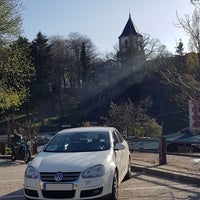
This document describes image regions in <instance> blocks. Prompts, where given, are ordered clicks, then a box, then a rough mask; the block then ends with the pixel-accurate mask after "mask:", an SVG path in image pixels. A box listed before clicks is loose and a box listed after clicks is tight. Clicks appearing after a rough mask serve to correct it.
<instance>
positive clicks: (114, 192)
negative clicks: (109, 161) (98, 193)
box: [111, 172, 118, 200]
mask: <svg viewBox="0 0 200 200" xmlns="http://www.w3.org/2000/svg"><path fill="white" fill-rule="evenodd" d="M117 199H118V178H117V173H116V172H115V173H114V176H113V185H112V194H111V200H117Z"/></svg>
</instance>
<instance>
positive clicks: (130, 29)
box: [119, 11, 140, 38]
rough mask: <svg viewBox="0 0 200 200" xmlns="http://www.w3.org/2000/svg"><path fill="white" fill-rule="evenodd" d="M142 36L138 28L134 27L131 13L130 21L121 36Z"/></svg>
mask: <svg viewBox="0 0 200 200" xmlns="http://www.w3.org/2000/svg"><path fill="white" fill-rule="evenodd" d="M131 34H132V35H140V34H139V33H138V31H137V28H136V27H135V26H134V25H133V22H132V19H131V13H130V11H129V19H128V21H127V23H126V25H125V27H124V30H123V32H122V34H121V35H120V36H119V38H120V37H124V36H127V35H131Z"/></svg>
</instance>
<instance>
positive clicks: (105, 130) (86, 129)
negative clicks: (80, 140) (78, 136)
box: [58, 126, 114, 133]
mask: <svg viewBox="0 0 200 200" xmlns="http://www.w3.org/2000/svg"><path fill="white" fill-rule="evenodd" d="M113 129H114V128H113V127H104V126H96V127H93V126H92V127H78V128H69V129H64V130H62V131H59V132H58V133H66V132H90V131H91V132H92V131H103V132H109V131H110V130H113Z"/></svg>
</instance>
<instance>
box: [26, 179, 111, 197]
mask: <svg viewBox="0 0 200 200" xmlns="http://www.w3.org/2000/svg"><path fill="white" fill-rule="evenodd" d="M111 192H112V178H109V177H108V176H103V177H99V178H92V179H79V180H78V181H75V182H71V183H63V182H62V183H53V184H52V183H49V182H42V181H40V180H39V179H28V178H25V180H24V196H25V197H27V198H31V199H49V200H54V199H55V200H57V199H69V200H75V199H76V200H77V199H80V200H81V199H84V200H85V199H88V200H89V199H103V197H105V196H108V195H109V194H111Z"/></svg>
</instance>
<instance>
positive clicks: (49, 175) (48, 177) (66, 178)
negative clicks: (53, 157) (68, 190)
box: [40, 172, 80, 182]
mask: <svg viewBox="0 0 200 200" xmlns="http://www.w3.org/2000/svg"><path fill="white" fill-rule="evenodd" d="M55 174H56V172H40V177H41V180H42V181H44V182H56V180H55V178H54V177H55ZM62 175H63V178H62V180H61V181H60V182H73V181H76V180H77V179H78V177H79V175H80V172H62Z"/></svg>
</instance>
